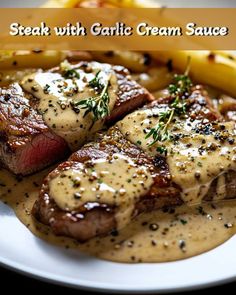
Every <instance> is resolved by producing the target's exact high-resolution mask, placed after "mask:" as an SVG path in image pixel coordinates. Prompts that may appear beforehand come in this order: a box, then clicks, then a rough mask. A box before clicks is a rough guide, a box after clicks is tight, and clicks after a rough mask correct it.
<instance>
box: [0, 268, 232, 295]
mask: <svg viewBox="0 0 236 295" xmlns="http://www.w3.org/2000/svg"><path fill="white" fill-rule="evenodd" d="M203 271H204V270H203ZM206 275H207V274H206ZM0 283H1V290H6V291H7V293H9V294H11V292H12V293H13V292H14V293H15V292H16V291H17V293H19V292H21V291H22V294H30V293H29V292H31V294H34V293H33V292H36V294H38V293H37V292H39V294H40V293H41V292H42V293H41V294H45V293H46V292H48V293H46V294H50V293H49V292H52V294H57V293H58V292H63V294H66V295H70V294H84V295H99V294H101V293H93V292H85V291H81V290H75V289H69V288H65V287H61V286H56V285H54V284H48V283H44V282H40V281H37V280H35V279H31V278H28V277H25V276H22V275H19V274H17V273H15V272H12V271H9V270H6V269H4V268H2V267H0ZM23 292H24V293H23ZM43 292H45V293H43ZM211 292H214V293H215V292H219V293H216V294H222V295H223V294H227V295H228V294H236V283H231V284H225V285H222V286H218V287H215V288H207V289H204V290H199V291H193V292H186V293H184V294H186V295H198V294H209V293H211ZM14 293H13V294H14ZM20 294H21V293H20ZM181 294H183V292H181ZM153 295H154V294H153Z"/></svg>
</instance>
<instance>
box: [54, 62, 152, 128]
mask: <svg viewBox="0 0 236 295" xmlns="http://www.w3.org/2000/svg"><path fill="white" fill-rule="evenodd" d="M73 68H81V69H83V70H85V71H86V68H90V62H88V61H81V62H79V63H73ZM112 69H113V70H114V72H115V74H116V77H117V83H118V90H117V99H116V102H115V105H114V108H113V110H112V112H111V114H110V115H109V116H108V117H107V118H106V122H107V123H108V124H109V125H110V124H112V123H114V122H115V121H117V120H118V119H121V118H123V117H124V116H125V115H126V114H128V113H130V112H131V111H134V110H135V109H137V108H139V107H141V106H143V105H144V104H145V103H147V102H150V101H152V100H153V99H154V97H153V95H152V94H151V93H149V92H148V91H147V90H146V89H145V88H144V87H142V86H140V85H139V84H138V83H137V82H136V81H134V80H133V79H132V78H131V75H130V72H129V70H128V69H126V68H124V67H123V66H117V65H114V66H113V67H112ZM51 71H52V72H60V68H59V67H56V68H53V69H52V70H51Z"/></svg>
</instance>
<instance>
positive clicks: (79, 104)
mask: <svg viewBox="0 0 236 295" xmlns="http://www.w3.org/2000/svg"><path fill="white" fill-rule="evenodd" d="M99 73H100V71H99V72H97V73H96V75H95V77H94V78H93V79H92V80H90V81H89V83H88V85H89V86H90V87H92V88H93V89H94V90H95V91H96V93H97V95H95V96H91V97H88V98H86V99H83V100H80V101H76V102H72V108H73V110H74V111H75V112H77V113H78V112H80V110H81V109H84V110H86V111H85V113H84V115H83V117H86V116H87V115H88V114H89V113H92V115H93V124H94V123H95V122H96V121H97V120H99V119H102V118H104V117H106V116H108V115H109V112H110V110H109V102H110V97H109V94H108V87H109V84H110V77H108V79H107V81H106V83H105V84H104V83H101V81H100V78H99ZM93 124H92V126H93ZM92 126H91V127H90V128H92Z"/></svg>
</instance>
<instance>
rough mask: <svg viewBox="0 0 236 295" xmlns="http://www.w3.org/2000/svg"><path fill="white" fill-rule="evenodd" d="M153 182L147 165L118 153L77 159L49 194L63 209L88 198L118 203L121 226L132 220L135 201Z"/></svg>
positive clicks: (81, 203)
mask: <svg viewBox="0 0 236 295" xmlns="http://www.w3.org/2000/svg"><path fill="white" fill-rule="evenodd" d="M152 184H153V178H152V175H151V173H150V171H148V168H147V167H145V166H138V165H137V164H135V163H134V162H133V161H132V160H131V159H130V158H128V157H126V156H124V155H121V154H116V153H115V154H114V155H112V156H111V157H110V158H109V159H99V160H93V161H89V162H85V163H76V164H75V165H74V166H73V167H72V168H70V169H66V170H65V171H63V172H62V173H60V174H59V175H58V176H57V177H55V178H54V179H53V180H52V181H51V183H50V188H49V194H50V196H51V197H52V198H53V199H54V201H55V202H56V204H57V205H58V206H59V207H60V208H61V209H63V210H68V211H73V210H76V209H77V208H79V207H80V206H82V205H84V204H87V203H89V202H98V203H101V204H108V205H110V206H114V207H117V208H119V210H118V211H117V212H116V214H115V218H116V223H117V228H118V229H120V228H123V227H124V226H126V225H127V224H128V223H129V222H130V220H131V217H132V213H133V211H134V206H135V203H136V202H137V200H138V199H139V198H140V197H141V196H143V195H145V194H146V193H147V192H148V190H149V188H150V187H151V185H152Z"/></svg>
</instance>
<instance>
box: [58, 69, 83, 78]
mask: <svg viewBox="0 0 236 295" xmlns="http://www.w3.org/2000/svg"><path fill="white" fill-rule="evenodd" d="M62 76H63V77H64V78H66V79H72V78H78V79H80V74H79V73H78V72H77V71H76V69H68V70H64V71H63V73H62Z"/></svg>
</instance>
